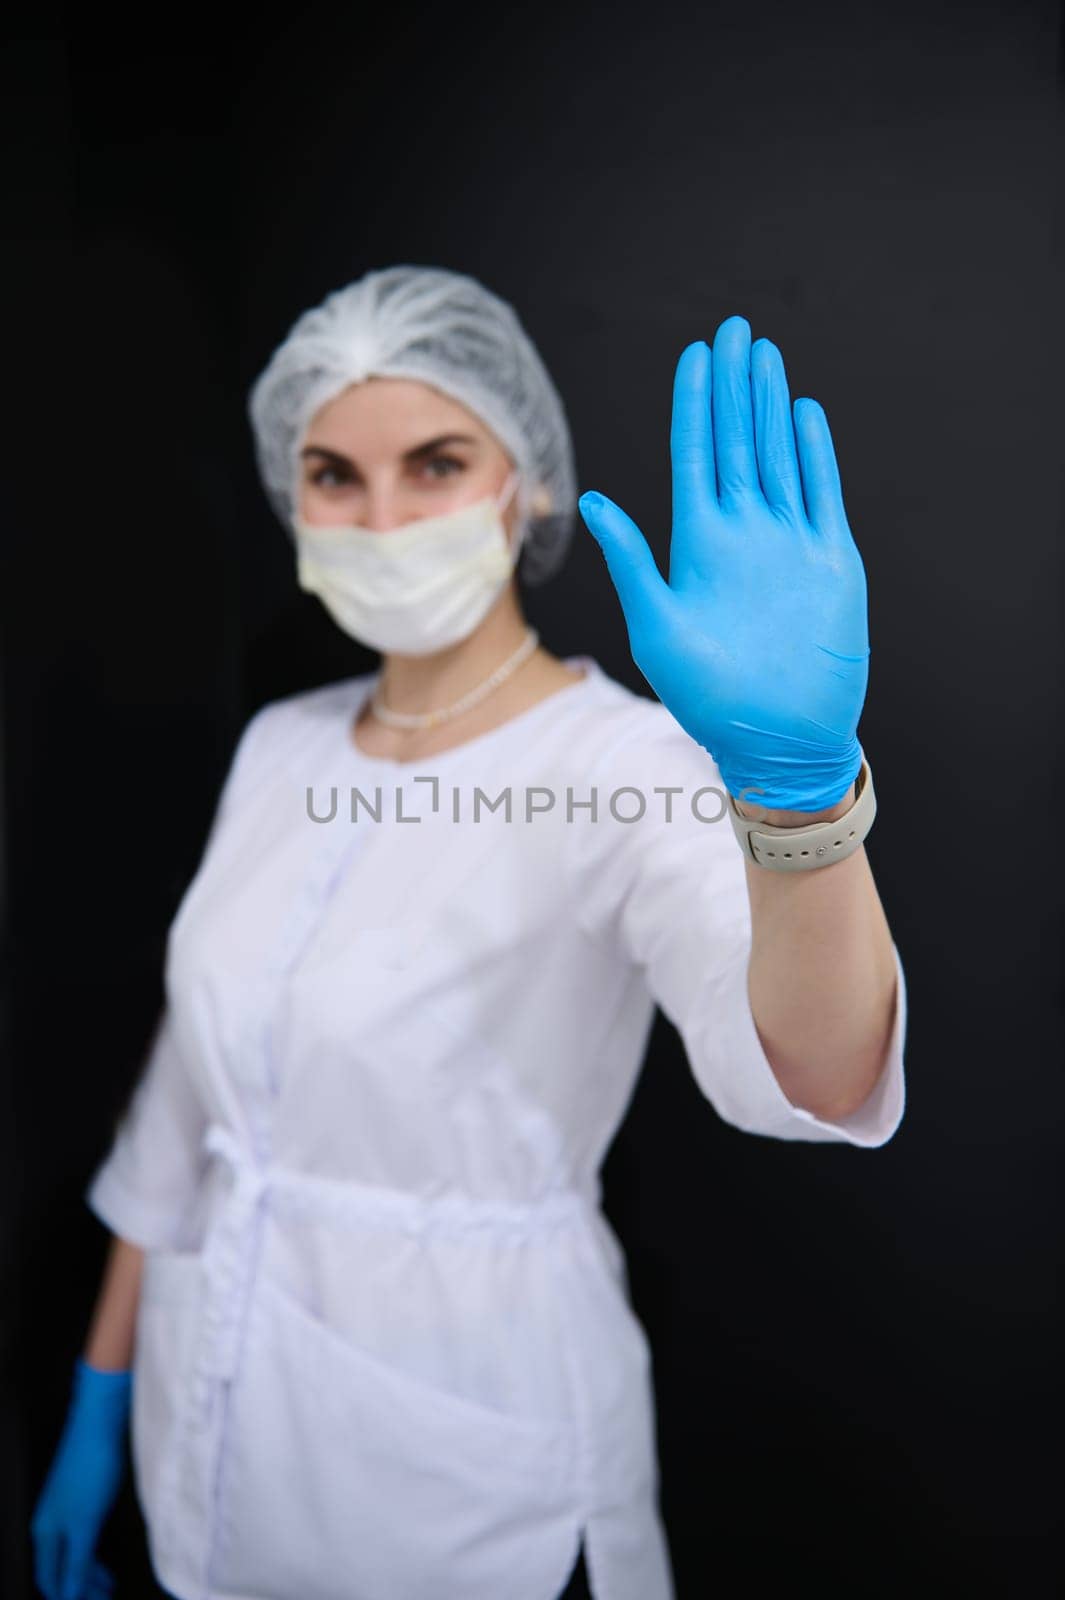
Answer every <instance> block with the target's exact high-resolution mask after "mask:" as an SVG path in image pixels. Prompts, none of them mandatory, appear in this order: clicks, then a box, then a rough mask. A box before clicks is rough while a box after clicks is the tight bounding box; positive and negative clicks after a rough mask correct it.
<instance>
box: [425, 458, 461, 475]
mask: <svg viewBox="0 0 1065 1600" xmlns="http://www.w3.org/2000/svg"><path fill="white" fill-rule="evenodd" d="M426 465H427V466H428V467H429V468H430V469H435V468H436V467H446V468H447V471H446V472H436V471H435V470H431V474H430V475H431V476H432V477H434V478H450V477H451V475H452V472H453V471H454V472H462V471H463V470H464V463H463V462H461V461H458V460H456V458H455V457H454V456H433V458H432V460H431V461H429V462H427V463H426Z"/></svg>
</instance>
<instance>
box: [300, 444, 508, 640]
mask: <svg viewBox="0 0 1065 1600" xmlns="http://www.w3.org/2000/svg"><path fill="white" fill-rule="evenodd" d="M517 483H518V474H517V473H516V472H511V474H510V476H509V477H508V479H507V482H506V483H505V484H504V485H503V490H502V492H501V495H500V497H499V498H498V499H497V498H496V497H495V496H494V495H487V496H486V497H485V498H484V499H483V500H477V501H475V502H474V503H473V504H472V505H467V506H459V507H458V508H457V509H456V510H454V511H444V512H442V513H441V514H440V515H439V516H436V517H422V518H421V519H420V520H418V521H415V522H405V523H404V524H403V526H402V527H401V528H393V529H391V530H390V531H389V532H387V533H375V532H373V531H372V530H371V529H369V528H363V527H360V526H359V525H358V524H357V523H353V522H345V523H331V524H323V523H313V522H304V521H303V519H302V518H299V517H297V518H294V519H293V524H292V525H293V529H294V531H295V534H296V550H297V575H298V579H299V585H300V588H301V589H306V590H309V591H310V592H311V593H312V594H317V595H318V596H319V597H320V599H321V600H322V602H323V603H324V605H325V607H326V609H327V610H328V611H329V613H330V615H331V616H332V617H333V619H334V621H336V622H337V623H338V624H339V626H340V627H341V628H343V629H344V631H345V632H346V633H349V634H350V635H351V636H352V638H354V639H358V640H360V641H361V642H362V643H363V644H368V645H370V646H371V648H372V649H375V650H381V651H396V652H398V653H400V654H402V655H413V656H417V655H428V654H429V653H430V652H431V651H433V650H443V649H446V647H447V646H448V645H451V644H457V643H458V641H459V640H460V639H465V638H466V637H467V636H468V635H469V634H471V633H472V632H473V630H474V628H476V626H477V624H478V623H479V622H480V621H481V620H482V618H483V617H484V616H485V615H486V614H487V612H488V610H489V608H490V607H491V605H492V603H493V602H494V601H495V600H496V599H497V598H498V596H499V595H500V593H501V592H502V590H503V587H504V585H505V584H506V582H507V579H508V578H509V577H510V574H511V572H512V571H513V569H514V563H515V562H516V561H517V558H518V547H519V546H520V542H521V541H520V537H519V539H518V541H517V543H516V544H515V548H514V550H513V552H512V551H511V550H510V549H509V547H508V543H507V531H506V528H505V527H504V525H503V518H502V516H501V515H500V513H501V512H502V511H503V510H504V509H505V508H506V505H507V503H508V501H509V500H510V498H511V495H512V494H513V492H514V489H515V488H516V487H517Z"/></svg>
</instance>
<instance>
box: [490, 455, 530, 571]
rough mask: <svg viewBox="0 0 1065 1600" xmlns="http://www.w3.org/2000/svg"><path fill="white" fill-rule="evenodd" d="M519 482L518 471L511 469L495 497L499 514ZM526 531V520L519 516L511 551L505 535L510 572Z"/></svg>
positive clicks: (512, 569)
mask: <svg viewBox="0 0 1065 1600" xmlns="http://www.w3.org/2000/svg"><path fill="white" fill-rule="evenodd" d="M520 482H521V474H520V473H519V472H518V469H517V468H516V467H513V468H512V469H511V471H510V472H509V473H508V474H507V478H506V481H505V482H504V484H503V487H502V489H501V490H500V491H499V494H498V495H497V496H496V509H497V510H498V511H499V512H501V513H502V512H503V511H505V510H506V508H507V506H508V505H509V504H510V501H511V500H512V498H513V496H514V491H515V489H516V488H517V487H518V485H519V483H520ZM527 530H528V519H527V518H524V517H521V516H519V517H518V522H517V539H516V540H515V542H514V547H513V549H511V541H510V536H509V535H507V550H508V553H509V555H510V570H511V572H513V571H514V569H515V567H516V566H517V564H518V557H519V556H520V555H521V548H522V545H523V544H524V542H525V534H526V532H527ZM503 531H504V533H506V528H504V530H503Z"/></svg>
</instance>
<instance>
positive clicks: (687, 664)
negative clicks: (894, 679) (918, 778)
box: [579, 317, 869, 811]
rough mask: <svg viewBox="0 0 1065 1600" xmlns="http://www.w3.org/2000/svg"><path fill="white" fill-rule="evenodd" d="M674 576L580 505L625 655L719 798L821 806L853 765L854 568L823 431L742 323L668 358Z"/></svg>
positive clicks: (606, 515)
mask: <svg viewBox="0 0 1065 1600" xmlns="http://www.w3.org/2000/svg"><path fill="white" fill-rule="evenodd" d="M670 446H671V453H672V465H673V532H672V539H671V543H670V553H669V581H668V583H667V582H666V581H665V580H664V579H663V578H662V576H661V574H660V573H659V571H658V568H657V566H656V564H655V560H654V557H653V556H652V554H651V552H650V550H649V548H648V546H647V543H646V541H645V539H644V537H643V534H642V533H641V532H640V530H639V528H637V526H636V524H635V523H634V522H633V521H632V520H631V519H630V518H629V517H628V516H626V514H625V512H624V511H622V510H621V508H620V507H619V506H617V505H615V504H614V503H613V501H610V500H607V499H605V498H604V497H603V496H601V495H596V494H585V495H582V496H581V499H580V502H579V504H580V510H581V515H582V516H583V518H584V520H585V522H586V523H587V525H588V528H589V530H590V531H591V532H592V533H593V534H594V535H595V537H596V539H597V540H598V542H599V545H600V548H601V549H602V551H603V554H604V556H605V557H606V562H607V566H608V568H609V570H610V576H611V578H612V579H613V582H614V586H615V588H616V589H617V592H618V598H619V599H620V601H621V605H622V609H623V611H624V613H625V621H626V623H627V626H628V632H629V646H630V649H631V651H632V657H633V660H634V661H635V662H636V665H637V666H638V667H639V669H640V671H641V672H642V673H643V675H644V677H645V678H646V679H647V681H648V683H649V684H650V685H651V687H652V689H654V691H655V693H656V694H657V695H658V698H659V699H660V700H661V701H662V703H663V704H664V705H665V706H666V708H667V709H668V710H669V711H671V712H672V714H673V716H674V717H675V718H676V719H677V721H678V722H679V723H680V725H681V727H682V728H684V729H685V730H686V732H687V733H689V734H690V735H691V737H692V738H693V739H695V740H696V741H697V742H698V743H699V744H701V745H702V746H703V748H704V749H706V750H708V751H709V752H710V754H711V755H712V756H713V758H714V760H715V761H716V762H717V765H718V767H719V768H720V770H721V775H722V777H723V778H724V780H725V785H726V787H727V789H728V790H729V792H730V794H733V795H735V796H736V797H737V799H738V798H740V797H741V796H742V794H743V792H744V790H748V791H752V792H753V794H754V796H755V798H754V799H753V801H752V804H757V805H760V806H762V807H764V808H765V809H767V810H787V811H823V810H827V809H828V808H829V807H830V806H832V805H834V804H835V803H836V802H837V801H838V800H840V799H842V797H843V796H844V795H845V794H846V792H847V789H848V788H849V786H850V784H851V782H852V781H853V779H854V778H855V777H856V776H857V774H858V772H859V770H860V768H861V764H862V748H861V745H860V744H859V742H858V737H857V726H858V718H859V716H860V715H861V710H862V706H863V704H864V701H865V691H866V685H867V682H868V672H869V667H868V658H869V636H868V623H867V616H866V586H865V569H864V567H863V565H862V559H861V556H860V555H859V553H858V549H857V546H856V545H855V543H854V540H853V538H852V536H851V532H850V529H849V527H848V526H847V518H846V514H845V512H844V509H843V498H842V491H841V487H840V479H839V471H838V468H837V466H836V457H835V452H834V450H833V447H832V437H831V434H830V433H829V429H828V419H827V418H826V416H825V413H824V411H823V409H822V408H821V406H820V405H819V404H818V403H817V401H816V400H796V402H795V405H794V427H793V425H792V407H791V405H790V401H789V395H788V384H787V378H786V376H785V373H784V363H783V361H782V359H781V355H780V352H779V350H778V349H777V347H776V346H775V345H774V344H771V343H770V341H769V340H768V339H758V340H757V341H756V342H755V344H754V346H753V348H752V346H751V330H750V326H749V324H748V323H747V321H746V320H745V318H743V317H729V318H727V319H726V321H724V322H722V323H721V325H720V327H719V328H718V330H717V334H716V335H715V338H714V346H713V350H712V351H711V350H710V348H709V346H708V345H707V344H706V343H705V342H703V341H702V340H700V341H698V342H697V343H695V344H690V345H688V347H687V348H686V349H685V350H684V351H683V353H682V354H681V357H680V360H679V361H678V363H677V370H676V376H675V379H674V385H673V420H672V430H671V436H670Z"/></svg>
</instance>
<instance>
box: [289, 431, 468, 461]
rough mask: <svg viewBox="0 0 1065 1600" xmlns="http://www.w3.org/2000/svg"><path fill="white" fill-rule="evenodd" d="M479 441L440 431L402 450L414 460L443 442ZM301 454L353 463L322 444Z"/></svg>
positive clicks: (310, 445) (461, 434)
mask: <svg viewBox="0 0 1065 1600" xmlns="http://www.w3.org/2000/svg"><path fill="white" fill-rule="evenodd" d="M478 442H479V441H478V440H477V439H475V438H474V436H473V434H471V433H441V434H438V435H437V437H436V438H435V439H427V440H426V442H425V443H424V444H418V445H415V446H414V448H413V449H412V450H405V451H404V452H403V460H404V461H416V460H417V459H418V457H419V456H427V455H428V454H429V453H430V451H432V450H439V448H440V446H441V445H443V444H477V443H478ZM300 455H301V456H304V457H305V456H325V457H326V458H327V460H330V461H339V462H340V463H341V465H342V466H345V467H353V466H354V465H355V463H354V462H353V461H349V460H348V457H347V456H345V455H341V453H340V451H339V450H327V449H326V448H325V446H324V445H320V444H309V445H307V446H306V448H305V449H303V450H301V451H300Z"/></svg>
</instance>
